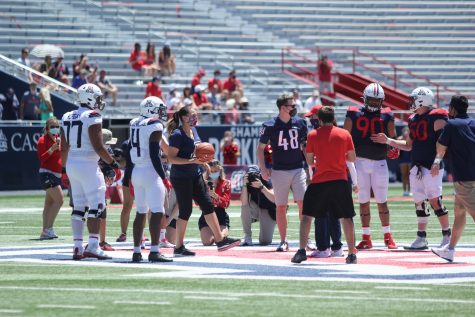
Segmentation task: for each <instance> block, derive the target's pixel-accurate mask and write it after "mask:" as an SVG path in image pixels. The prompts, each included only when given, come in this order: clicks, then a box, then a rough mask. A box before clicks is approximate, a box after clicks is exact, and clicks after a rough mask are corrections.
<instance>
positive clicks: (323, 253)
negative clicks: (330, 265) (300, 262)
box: [309, 248, 331, 258]
mask: <svg viewBox="0 0 475 317" xmlns="http://www.w3.org/2000/svg"><path fill="white" fill-rule="evenodd" d="M330 255H331V250H330V248H328V249H326V250H323V251H321V250H315V251H313V252H312V254H310V255H309V257H310V258H329V257H330Z"/></svg>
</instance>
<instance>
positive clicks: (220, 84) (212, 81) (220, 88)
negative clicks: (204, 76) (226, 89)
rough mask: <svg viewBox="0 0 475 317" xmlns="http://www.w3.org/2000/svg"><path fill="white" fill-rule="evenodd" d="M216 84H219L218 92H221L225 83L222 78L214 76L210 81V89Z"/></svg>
mask: <svg viewBox="0 0 475 317" xmlns="http://www.w3.org/2000/svg"><path fill="white" fill-rule="evenodd" d="M214 85H216V86H218V92H221V91H222V90H223V83H222V82H221V80H219V79H216V78H212V79H210V80H209V81H208V89H209V90H211V88H213V86H214Z"/></svg>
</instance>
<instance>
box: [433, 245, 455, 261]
mask: <svg viewBox="0 0 475 317" xmlns="http://www.w3.org/2000/svg"><path fill="white" fill-rule="evenodd" d="M431 251H432V253H434V254H435V255H437V256H438V257H441V258H442V259H444V260H447V261H449V262H453V261H454V253H455V250H450V249H449V245H448V244H446V245H445V246H443V247H441V248H432V249H431Z"/></svg>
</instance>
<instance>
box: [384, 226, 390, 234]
mask: <svg viewBox="0 0 475 317" xmlns="http://www.w3.org/2000/svg"><path fill="white" fill-rule="evenodd" d="M383 233H391V226H389V225H388V226H383Z"/></svg>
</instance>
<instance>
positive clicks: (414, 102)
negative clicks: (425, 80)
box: [409, 87, 434, 111]
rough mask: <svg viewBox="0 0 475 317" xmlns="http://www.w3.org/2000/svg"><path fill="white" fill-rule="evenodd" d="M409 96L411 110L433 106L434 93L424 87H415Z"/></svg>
mask: <svg viewBox="0 0 475 317" xmlns="http://www.w3.org/2000/svg"><path fill="white" fill-rule="evenodd" d="M409 97H410V98H411V101H410V102H411V105H410V107H411V110H412V111H416V110H417V109H419V108H420V107H428V108H432V107H434V93H433V92H432V90H430V89H429V88H426V87H417V88H416V89H414V90H413V91H412V92H411V94H410V95H409Z"/></svg>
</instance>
